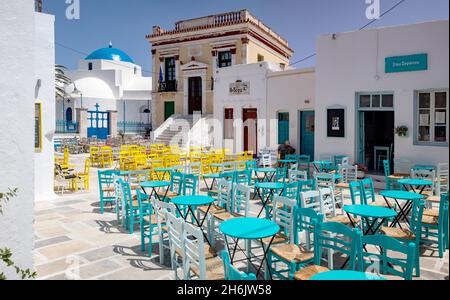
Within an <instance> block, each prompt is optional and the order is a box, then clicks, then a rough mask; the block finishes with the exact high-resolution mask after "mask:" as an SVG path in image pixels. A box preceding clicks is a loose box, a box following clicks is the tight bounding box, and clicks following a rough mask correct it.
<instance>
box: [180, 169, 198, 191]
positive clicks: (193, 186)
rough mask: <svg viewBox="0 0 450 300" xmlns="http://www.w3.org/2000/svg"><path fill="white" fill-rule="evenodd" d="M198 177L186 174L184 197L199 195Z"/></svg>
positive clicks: (184, 178) (184, 177)
mask: <svg viewBox="0 0 450 300" xmlns="http://www.w3.org/2000/svg"><path fill="white" fill-rule="evenodd" d="M197 184H198V177H197V176H196V175H195V174H184V176H183V195H184V196H195V195H196V194H197Z"/></svg>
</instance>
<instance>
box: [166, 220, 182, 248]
mask: <svg viewBox="0 0 450 300" xmlns="http://www.w3.org/2000/svg"><path fill="white" fill-rule="evenodd" d="M183 225H184V221H183V219H182V218H181V217H177V216H176V214H173V213H171V212H168V213H167V214H166V226H167V233H168V235H169V247H170V252H171V253H172V255H175V251H176V250H177V249H180V250H181V252H182V253H183V255H184V243H183Z"/></svg>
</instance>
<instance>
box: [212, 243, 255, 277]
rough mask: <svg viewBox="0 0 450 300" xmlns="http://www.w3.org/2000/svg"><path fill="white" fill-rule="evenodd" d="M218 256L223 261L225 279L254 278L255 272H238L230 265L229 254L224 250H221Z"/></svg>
mask: <svg viewBox="0 0 450 300" xmlns="http://www.w3.org/2000/svg"><path fill="white" fill-rule="evenodd" d="M220 256H221V258H222V261H223V268H224V274H225V280H237V281H243V280H256V275H255V274H246V273H244V272H240V271H239V270H237V269H236V268H235V267H234V266H233V265H231V263H230V256H229V254H228V252H227V251H226V250H222V252H220Z"/></svg>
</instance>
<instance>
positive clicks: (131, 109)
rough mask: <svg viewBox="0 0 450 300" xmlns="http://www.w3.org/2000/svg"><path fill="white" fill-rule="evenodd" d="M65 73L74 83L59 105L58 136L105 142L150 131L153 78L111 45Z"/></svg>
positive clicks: (57, 113) (97, 51)
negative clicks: (144, 75)
mask: <svg viewBox="0 0 450 300" xmlns="http://www.w3.org/2000/svg"><path fill="white" fill-rule="evenodd" d="M65 73H66V75H67V76H68V77H69V78H70V79H71V80H72V81H73V84H72V85H71V86H69V87H68V88H67V98H65V99H64V101H61V100H60V101H57V103H56V120H57V121H56V132H57V134H61V133H62V134H65V133H78V134H79V135H80V136H81V137H92V136H96V137H98V138H100V139H106V138H107V136H108V135H110V136H115V135H117V133H118V132H124V133H127V134H129V133H140V134H143V133H146V132H147V131H149V130H150V129H151V99H152V78H151V77H143V76H142V67H141V66H139V65H137V64H136V63H135V62H134V61H133V59H132V58H131V57H130V56H129V55H127V54H126V53H125V52H124V51H122V50H120V49H116V48H113V46H112V44H111V43H110V45H109V47H106V48H102V49H98V50H96V51H94V52H92V53H91V54H90V55H88V56H87V57H86V58H85V59H83V60H81V61H80V62H79V63H78V68H77V69H76V70H71V71H67V72H65ZM84 122H86V123H85V124H84Z"/></svg>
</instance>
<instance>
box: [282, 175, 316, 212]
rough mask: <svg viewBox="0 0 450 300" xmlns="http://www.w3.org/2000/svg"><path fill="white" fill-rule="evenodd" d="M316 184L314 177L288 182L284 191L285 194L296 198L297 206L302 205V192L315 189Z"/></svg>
mask: <svg viewBox="0 0 450 300" xmlns="http://www.w3.org/2000/svg"><path fill="white" fill-rule="evenodd" d="M315 185H316V184H315V180H314V179H308V180H301V181H297V182H291V183H288V184H286V187H285V189H284V191H283V196H284V197H287V198H290V199H296V200H297V206H298V207H301V200H300V193H301V192H306V191H311V190H313V189H314V187H315Z"/></svg>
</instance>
